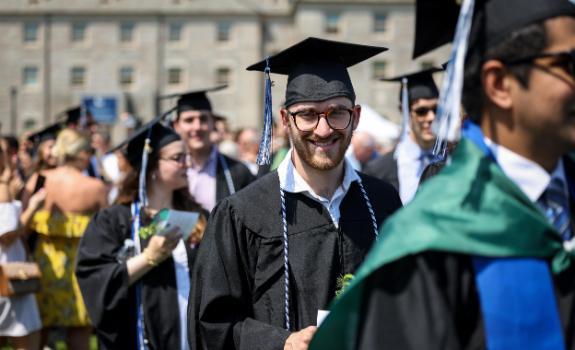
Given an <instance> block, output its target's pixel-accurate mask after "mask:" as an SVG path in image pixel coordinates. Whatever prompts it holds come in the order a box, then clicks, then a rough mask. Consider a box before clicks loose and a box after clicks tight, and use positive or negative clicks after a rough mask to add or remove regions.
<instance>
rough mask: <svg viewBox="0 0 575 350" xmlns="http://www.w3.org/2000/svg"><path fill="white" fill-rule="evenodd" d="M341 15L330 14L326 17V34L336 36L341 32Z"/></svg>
mask: <svg viewBox="0 0 575 350" xmlns="http://www.w3.org/2000/svg"><path fill="white" fill-rule="evenodd" d="M339 20H340V15H339V13H335V12H330V13H328V14H326V16H325V32H326V33H330V34H336V33H338V32H339Z"/></svg>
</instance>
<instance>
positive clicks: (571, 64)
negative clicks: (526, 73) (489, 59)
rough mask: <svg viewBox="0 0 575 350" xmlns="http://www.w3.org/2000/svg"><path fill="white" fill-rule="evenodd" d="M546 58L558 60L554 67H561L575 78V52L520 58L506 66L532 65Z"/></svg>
mask: <svg viewBox="0 0 575 350" xmlns="http://www.w3.org/2000/svg"><path fill="white" fill-rule="evenodd" d="M546 57H552V58H556V59H557V62H555V63H554V64H553V65H559V66H561V67H562V68H564V69H565V71H566V72H567V73H568V74H569V75H570V76H572V77H573V78H575V50H571V51H561V52H542V53H538V54H536V55H531V56H526V57H520V58H517V59H513V60H510V61H506V62H504V63H505V64H506V65H517V64H525V63H531V62H532V61H534V60H536V59H539V58H546Z"/></svg>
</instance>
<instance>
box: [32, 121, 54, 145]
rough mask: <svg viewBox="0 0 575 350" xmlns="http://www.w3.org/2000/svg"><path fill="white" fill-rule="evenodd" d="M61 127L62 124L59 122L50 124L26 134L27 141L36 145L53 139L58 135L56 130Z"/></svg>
mask: <svg viewBox="0 0 575 350" xmlns="http://www.w3.org/2000/svg"><path fill="white" fill-rule="evenodd" d="M62 128H63V126H62V123H60V122H57V123H53V124H50V125H48V126H46V127H45V128H43V129H41V130H39V131H36V132H35V133H33V134H31V135H30V136H28V141H30V142H32V143H33V144H34V145H35V146H38V145H39V144H41V143H42V142H44V141H48V140H55V139H56V137H57V136H58V132H60V130H62Z"/></svg>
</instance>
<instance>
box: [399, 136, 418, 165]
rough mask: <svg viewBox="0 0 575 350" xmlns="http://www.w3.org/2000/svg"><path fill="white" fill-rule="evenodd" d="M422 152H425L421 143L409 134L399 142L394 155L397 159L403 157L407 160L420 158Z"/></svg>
mask: <svg viewBox="0 0 575 350" xmlns="http://www.w3.org/2000/svg"><path fill="white" fill-rule="evenodd" d="M422 153H424V151H423V150H422V149H421V147H419V145H418V144H417V143H416V142H415V141H413V140H412V139H411V137H410V136H409V135H406V136H405V137H404V139H403V140H402V141H401V142H400V143H398V144H397V147H396V149H395V153H394V154H393V156H394V158H395V159H398V158H400V157H401V158H403V159H406V160H407V159H409V160H419V159H420V158H421V154H422Z"/></svg>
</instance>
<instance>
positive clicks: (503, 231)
mask: <svg viewBox="0 0 575 350" xmlns="http://www.w3.org/2000/svg"><path fill="white" fill-rule="evenodd" d="M459 12H461V14H460V15H459V22H458V25H457V28H458V29H457V33H456V35H455V40H454V43H453V48H454V52H453V54H452V59H451V60H450V62H451V63H450V66H449V67H448V70H447V71H448V72H447V76H448V79H446V82H445V83H444V85H443V86H442V90H443V91H442V94H441V98H440V100H441V103H440V106H439V108H438V118H439V119H438V120H437V121H436V122H437V123H438V125H440V126H446V127H445V128H444V130H445V134H443V132H440V133H438V134H437V137H438V139H439V140H444V139H445V140H449V139H450V134H449V132H448V131H450V130H451V131H457V130H459V127H458V126H457V123H456V121H457V119H459V113H458V107H459V102H460V101H459V98H453V97H454V96H458V94H459V91H460V90H459V89H460V87H461V84H460V83H461V82H462V83H463V105H464V108H465V111H466V113H467V114H468V115H469V118H470V121H468V122H466V124H464V127H463V137H462V139H461V141H460V143H459V145H458V146H457V149H456V150H455V152H454V153H453V156H452V159H451V161H450V163H451V164H450V165H448V166H447V167H446V168H445V169H444V170H443V171H442V172H441V173H440V174H438V175H436V176H435V177H434V178H433V179H430V180H429V182H428V183H426V185H425V186H423V187H422V188H421V190H420V192H419V193H418V195H417V197H416V198H415V199H414V200H413V201H412V202H411V203H410V205H409V206H407V207H405V208H404V209H403V210H401V211H399V212H398V213H397V214H396V215H395V216H394V217H393V218H392V219H391V220H389V221H388V222H387V223H386V224H385V226H384V227H383V229H382V231H381V233H380V236H382V239H381V240H379V241H378V242H377V244H376V245H375V246H374V249H373V250H372V252H371V253H370V256H369V257H368V258H367V259H366V262H365V264H364V265H363V266H362V268H360V271H359V272H358V274H357V277H356V279H355V281H354V282H353V283H352V285H351V286H350V287H349V288H348V289H347V291H346V293H344V295H343V297H342V298H340V299H339V300H338V301H337V302H336V303H335V304H334V305H333V307H332V309H331V314H330V316H329V317H328V318H327V319H326V320H325V321H324V323H323V324H322V327H321V328H320V329H319V330H318V332H317V334H316V337H315V338H314V339H313V343H312V345H311V348H312V349H376V348H378V349H379V348H381V349H387V348H389V349H485V348H487V349H495V350H498V349H573V348H575V328H574V327H573V320H574V319H575V303H574V302H575V282H574V281H575V259H574V256H575V255H574V248H575V242H574V240H573V227H572V218H573V208H575V206H574V204H573V203H574V202H573V199H574V198H575V197H574V196H573V194H574V193H575V192H574V190H575V187H574V184H575V183H574V179H575V163H574V162H573V160H572V159H571V158H570V157H569V156H567V154H568V153H570V152H573V151H574V150H575V4H574V3H572V2H570V1H568V0H478V1H476V2H475V4H474V2H473V1H470V0H464V1H463V4H462V5H461V11H460V7H459V5H457V4H456V3H455V2H454V1H452V0H442V1H437V0H425V1H424V0H418V3H417V30H416V32H417V33H418V34H417V39H416V45H415V47H416V54H422V53H425V52H427V51H429V50H431V49H433V48H435V47H437V46H439V45H441V44H443V43H445V42H446V41H449V40H450V39H449V38H450V37H452V35H453V31H454V29H455V21H456V20H457V18H458V13H459ZM431 14H433V15H431ZM468 33H469V35H468ZM421 35H424V37H425V38H424V39H425V40H423V41H422V40H421V39H422V38H421ZM468 38H469V39H468ZM467 44H468V49H467V50H466V45H467ZM422 46H423V48H422ZM466 51H467V52H466ZM445 92H447V93H445ZM450 99H451V101H449V100H450ZM444 101H445V102H446V103H445V104H444ZM444 110H445V111H448V112H449V114H444V113H443V111H444ZM443 121H445V124H443ZM440 130H441V129H440Z"/></svg>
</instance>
